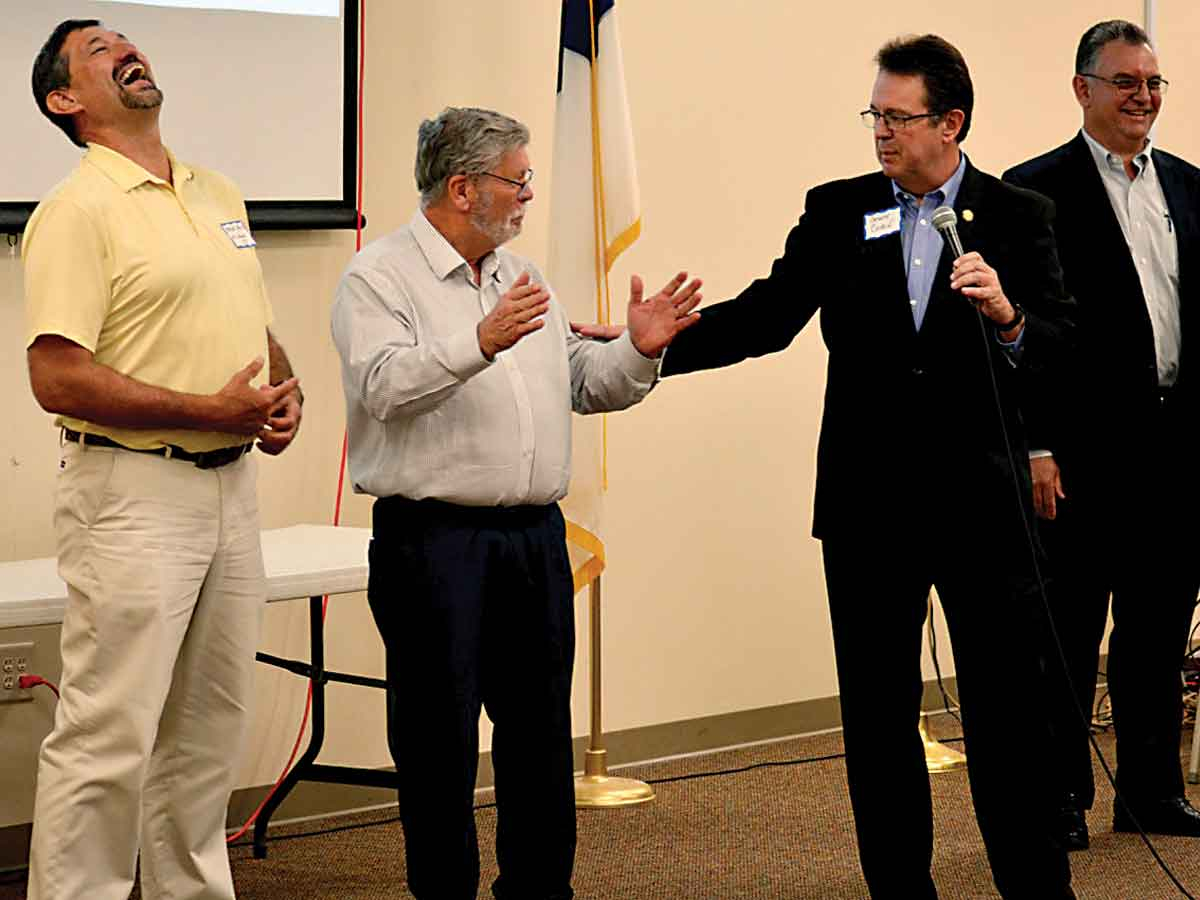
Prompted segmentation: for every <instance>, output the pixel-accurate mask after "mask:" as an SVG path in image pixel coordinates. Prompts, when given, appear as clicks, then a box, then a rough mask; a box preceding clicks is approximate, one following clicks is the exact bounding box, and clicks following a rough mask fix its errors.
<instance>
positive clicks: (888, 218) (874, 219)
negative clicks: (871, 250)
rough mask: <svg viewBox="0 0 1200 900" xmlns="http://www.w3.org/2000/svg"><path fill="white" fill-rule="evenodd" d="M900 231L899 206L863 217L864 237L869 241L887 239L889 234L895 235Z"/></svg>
mask: <svg viewBox="0 0 1200 900" xmlns="http://www.w3.org/2000/svg"><path fill="white" fill-rule="evenodd" d="M899 230H900V207H898V206H893V207H892V208H891V209H884V210H880V211H879V212H873V213H867V214H866V215H865V216H863V237H864V238H866V239H867V240H868V241H873V240H875V239H876V238H881V237H887V236H888V235H889V234H895V233H896V232H897V231H899Z"/></svg>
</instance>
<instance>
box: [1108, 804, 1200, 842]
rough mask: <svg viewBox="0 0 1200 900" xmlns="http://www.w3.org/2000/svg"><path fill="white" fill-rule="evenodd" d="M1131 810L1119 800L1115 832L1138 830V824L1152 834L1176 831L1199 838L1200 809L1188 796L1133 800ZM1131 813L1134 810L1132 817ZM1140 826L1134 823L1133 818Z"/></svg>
mask: <svg viewBox="0 0 1200 900" xmlns="http://www.w3.org/2000/svg"><path fill="white" fill-rule="evenodd" d="M1127 802H1128V803H1129V810H1128V811H1126V809H1125V806H1124V804H1122V803H1121V801H1120V800H1118V801H1117V804H1116V809H1115V810H1114V811H1113V831H1137V830H1138V829H1137V825H1141V826H1142V830H1143V831H1145V832H1148V833H1150V834H1176V835H1182V836H1184V837H1200V811H1197V810H1196V809H1195V808H1193V806H1192V805H1191V804H1190V803H1188V801H1187V798H1186V797H1168V798H1166V799H1164V800H1130V801H1127ZM1130 813H1133V816H1132V818H1131V817H1130ZM1135 819H1136V820H1137V825H1134V824H1133V823H1134V820H1135Z"/></svg>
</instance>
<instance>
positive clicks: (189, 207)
mask: <svg viewBox="0 0 1200 900" xmlns="http://www.w3.org/2000/svg"><path fill="white" fill-rule="evenodd" d="M168 156H170V160H171V173H172V180H173V181H174V186H172V185H171V184H169V183H168V182H165V181H163V180H162V179H161V178H156V177H155V176H153V175H151V174H150V173H149V172H147V171H146V170H145V169H143V168H142V167H141V166H139V165H137V164H136V163H134V162H133V161H132V160H130V159H128V158H127V157H124V156H122V155H121V154H120V153H117V152H116V151H115V150H111V149H109V148H107V147H102V146H100V145H99V144H89V145H88V150H87V153H86V154H85V155H84V157H83V160H82V162H81V163H80V165H79V168H78V169H76V170H75V171H74V172H72V173H71V175H70V176H68V177H67V178H66V180H64V181H63V182H62V183H60V184H59V185H58V186H57V187H55V188H54V189H53V190H52V191H51V192H50V193H49V194H48V195H47V196H46V197H45V198H44V199H43V200H42V202H41V203H40V204H38V207H37V209H36V210H34V213H33V216H32V217H31V218H30V220H29V224H28V225H27V226H26V228H25V239H24V241H23V246H22V250H21V256H22V259H23V261H24V266H25V305H26V314H27V325H28V327H27V331H26V347H28V346H29V345H30V344H32V343H33V342H34V341H35V340H36V339H37V338H38V336H39V335H43V334H52V335H60V336H62V337H65V338H67V339H68V340H71V341H74V342H75V343H77V344H79V345H80V346H82V347H85V348H86V349H88V350H90V351H91V352H92V354H93V355H94V358H95V360H96V362H98V363H101V364H103V365H105V366H109V367H110V368H112V369H115V370H116V371H118V372H121V373H122V374H124V375H128V376H129V377H130V378H134V379H137V380H138V381H141V382H145V383H146V384H152V385H156V386H159V387H164V388H169V389H170V390H173V391H181V392H185V393H192V394H212V393H215V392H217V391H219V390H220V389H221V388H222V387H224V386H225V384H226V383H227V382H228V381H229V379H230V377H231V376H232V375H233V374H234V373H235V372H237V371H238V370H239V369H241V368H243V367H244V366H245V365H246V364H247V363H249V362H250V361H251V360H252V359H254V357H256V356H261V357H262V358H263V359H264V360H266V359H267V337H266V335H267V325H268V324H270V321H271V307H270V302H269V301H268V300H267V293H266V288H265V285H264V284H263V276H262V269H261V268H260V267H259V263H258V257H257V256H256V255H255V250H254V248H253V247H239V246H238V244H239V243H241V244H245V243H247V241H246V240H245V239H244V238H243V236H242V235H243V232H242V230H241V228H239V223H240V225H241V226H248V224H249V220H248V218H247V215H246V205H245V203H244V202H243V201H242V196H241V193H240V192H239V191H238V189H237V187H235V186H234V184H233V183H232V182H231V181H229V179H227V178H225V177H224V176H223V175H219V174H218V173H216V172H210V171H206V170H204V169H199V168H194V167H191V166H187V165H185V164H183V163H181V162H179V161H178V160H176V159H175V157H174V156H171V155H170V153H169V152H168ZM222 226H224V227H222ZM248 233H249V232H248V230H246V231H245V232H244V234H247V235H248ZM266 377H267V367H266V366H264V367H263V371H262V373H261V374H260V375H259V376H258V378H257V379H256V380H255V383H256V384H260V383H263V382H265V380H266ZM57 421H58V424H60V425H65V426H66V427H67V428H71V429H74V430H75V431H85V432H89V433H93V434H102V435H105V436H107V437H109V438H111V439H112V440H114V441H118V442H119V443H121V444H125V445H126V446H129V447H135V448H139V449H149V448H153V447H160V446H162V445H164V444H175V445H177V446H180V447H183V448H184V449H186V450H191V451H193V452H197V451H203V450H214V449H217V448H220V447H229V446H233V445H235V444H243V443H245V442H246V440H247V438H246V437H245V436H243V435H236V434H220V433H216V432H203V431H191V430H171V429H130V428H115V427H111V426H106V425H99V424H95V423H91V422H84V421H81V420H79V419H73V418H70V417H67V416H61V417H59V419H58V420H57Z"/></svg>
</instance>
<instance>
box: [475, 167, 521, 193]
mask: <svg viewBox="0 0 1200 900" xmlns="http://www.w3.org/2000/svg"><path fill="white" fill-rule="evenodd" d="M479 174H480V175H487V176H488V177H489V178H495V179H496V180H497V181H503V182H505V183H506V184H511V185H512V186H513V187H515V188H516V189H517V193H518V194H523V193H524V192H525V190H526V189H527V188H528V187H529V186H530V185H531V184H533V169H526V170H525V177H524V178H522V179H521V180H520V181H518V180H517V179H515V178H505V177H504V176H503V175H494V174H492V173H491V172H480V173H479Z"/></svg>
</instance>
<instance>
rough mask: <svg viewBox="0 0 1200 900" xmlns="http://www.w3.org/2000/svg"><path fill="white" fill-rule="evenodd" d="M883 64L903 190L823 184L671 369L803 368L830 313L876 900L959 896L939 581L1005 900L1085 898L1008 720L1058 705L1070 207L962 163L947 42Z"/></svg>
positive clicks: (887, 54)
mask: <svg viewBox="0 0 1200 900" xmlns="http://www.w3.org/2000/svg"><path fill="white" fill-rule="evenodd" d="M877 61H878V63H879V73H878V77H877V78H876V81H875V85H874V90H873V91H872V94H871V103H870V107H869V108H868V109H867V110H865V111H864V112H863V113H862V117H863V121H864V124H866V125H867V126H869V127H871V128H872V129H873V135H874V141H875V148H876V153H877V156H878V159H879V162H880V167H881V169H882V172H878V173H874V174H870V175H865V176H861V177H858V178H851V179H847V180H844V181H836V182H831V183H829V184H824V185H821V186H819V187H816V188H813V189H812V190H811V191H810V192H809V194H808V198H807V201H806V204H805V213H804V215H803V216H802V217H801V219H800V221H799V224H797V225H796V227H795V228H793V229H792V232H791V234H790V235H789V236H788V239H787V244H786V246H785V249H784V253H783V256H781V257H780V258H779V259H777V260H776V261H775V263H774V264H773V266H772V268H771V273H770V274H769V275H768V276H767V277H766V278H761V279H759V280H757V281H755V282H753V283H752V284H751V285H750V286H749V287H747V288H746V289H745V290H744V291H743V292H742V293H741V294H740V295H738V296H737V297H735V298H734V299H732V300H729V301H727V302H725V303H720V304H717V305H715V306H711V307H709V308H707V309H705V310H704V312H703V315H702V317H701V319H700V321H699V322H698V323H697V324H696V325H695V326H694V327H692V328H690V329H688V330H687V331H686V332H683V333H681V334H680V335H679V336H678V337H677V338H676V340H675V342H674V343H673V344H672V345H671V347H670V349H669V350H668V351H667V353H666V354H665V357H664V360H663V368H662V374H663V375H676V374H680V373H684V372H691V371H695V370H697V369H709V368H715V367H718V366H726V365H731V364H733V363H737V362H740V361H742V360H744V359H746V358H747V357H751V356H762V355H763V354H766V353H772V352H775V351H778V350H783V349H784V348H785V347H787V346H788V344H789V343H791V341H792V339H793V338H794V337H795V336H796V335H797V334H798V333H799V332H800V330H801V329H802V328H803V327H804V326H805V325H806V324H807V323H808V321H809V319H811V318H812V316H813V314H814V313H816V312H817V311H818V310H819V311H820V314H821V331H822V334H823V336H824V339H825V343H826V346H827V347H828V349H829V369H828V382H827V387H826V393H825V411H824V417H823V421H822V425H821V439H820V446H819V450H818V459H817V483H816V509H815V521H814V527H813V533H814V535H815V536H816V537H818V538H820V539H821V541H822V543H823V553H824V560H825V576H826V584H827V589H828V594H829V607H830V612H831V617H832V625H833V637H834V645H835V650H836V655H837V666H838V680H839V684H840V694H841V706H842V721H843V725H844V727H845V745H846V766H847V772H848V776H849V786H850V796H851V800H852V803H853V807H854V816H855V823H856V826H857V831H858V843H859V855H860V859H861V861H862V867H863V872H864V874H865V876H866V880H867V883H868V885H869V887H870V889H871V895H872V897H874V898H876V900H879V898H886V897H898V898H899V897H902V898H904V900H914V898H934V897H936V896H937V892H936V889H935V887H934V884H933V880H932V878H931V875H930V865H931V860H932V853H933V829H932V809H931V802H930V792H929V780H928V774H927V772H926V769H925V758H924V754H923V748H922V744H921V741H920V739H919V737H918V733H917V723H918V717H919V714H920V702H921V693H922V678H921V667H920V655H921V629H922V623H923V622H924V619H925V611H926V601H927V597H928V594H929V590H930V587H931V585H936V586H937V588H938V592H939V595H940V597H941V600H942V605H943V607H944V608H945V612H946V619H947V623H948V625H949V629H950V636H951V640H952V641H953V644H954V651H955V652H954V656H955V660H956V664H957V668H956V672H957V676H958V686H959V690H960V696H961V701H962V710H963V727H964V732H965V736H966V741H967V759H968V764H969V767H970V778H971V790H972V794H973V796H974V801H975V807H976V811H977V814H978V820H979V826H980V830H981V831H982V833H983V838H984V841H985V843H986V845H987V851H988V856H989V859H990V861H991V865H992V871H993V873H994V876H995V879H996V884H997V886H998V887H999V889H1000V892H1001V894H1002V895H1003V896H1005V897H1022V898H1028V897H1038V898H1052V897H1053V898H1064V897H1073V896H1074V895H1073V893H1072V892H1071V888H1070V871H1069V868H1068V865H1067V858H1066V853H1065V851H1064V850H1062V849H1061V848H1060V847H1059V846H1057V845H1056V844H1055V843H1054V842H1053V840H1052V839H1051V835H1050V813H1051V810H1050V804H1049V803H1048V802H1047V799H1046V790H1047V789H1046V786H1044V785H1042V784H1041V781H1040V779H1041V777H1042V776H1041V774H1040V773H1039V772H1037V771H1032V772H1031V771H1029V770H1022V771H1018V768H1019V767H1018V766H1017V765H1016V764H1015V762H1016V760H1017V758H1018V756H1019V754H1020V753H1021V751H1022V749H1023V744H1024V742H1025V740H1026V739H1027V737H1028V732H1027V731H1023V732H1022V733H1021V734H1017V733H1015V731H1014V729H1013V728H1012V727H1011V723H1010V721H1009V716H1008V712H1007V711H1008V710H1009V709H1010V708H1011V706H1010V704H1011V700H1012V698H1013V697H1019V698H1021V699H1022V701H1023V702H1024V701H1026V700H1030V701H1036V699H1037V698H1038V697H1039V696H1040V688H1041V685H1040V683H1039V679H1040V663H1039V655H1038V649H1039V648H1038V646H1037V642H1036V640H1034V639H1033V637H1032V634H1033V633H1034V629H1035V628H1037V627H1040V622H1041V617H1044V610H1043V608H1042V603H1041V599H1040V597H1039V595H1038V592H1037V583H1036V578H1035V576H1034V574H1033V565H1032V554H1033V550H1032V549H1031V537H1030V535H1029V533H1028V532H1027V530H1026V527H1025V525H1024V524H1023V523H1022V518H1023V513H1026V514H1027V515H1028V517H1029V518H1031V517H1032V512H1031V511H1027V510H1024V509H1023V504H1024V503H1026V502H1027V501H1028V498H1029V491H1030V486H1029V468H1028V462H1027V459H1026V447H1025V441H1024V434H1023V431H1022V426H1021V419H1020V414H1019V410H1018V407H1017V401H1016V399H1015V396H1016V394H1017V389H1018V385H1019V383H1021V382H1022V381H1023V380H1024V379H1025V378H1027V377H1028V376H1029V375H1030V374H1033V373H1036V372H1037V371H1038V370H1039V369H1041V368H1042V367H1044V366H1045V365H1046V364H1047V363H1048V361H1050V360H1051V358H1052V357H1053V356H1055V355H1056V354H1057V353H1058V352H1059V350H1060V348H1061V345H1062V344H1063V343H1064V341H1065V334H1066V332H1067V330H1068V326H1067V320H1066V316H1067V314H1068V313H1069V312H1070V301H1069V299H1068V298H1067V296H1066V294H1065V292H1064V290H1063V285H1062V280H1061V273H1060V270H1059V265H1058V259H1057V255H1056V253H1055V249H1054V241H1053V236H1052V233H1051V229H1050V221H1051V216H1052V209H1051V206H1050V204H1049V203H1047V202H1046V201H1045V200H1044V198H1041V197H1038V196H1036V195H1034V194H1032V193H1030V192H1026V191H1020V190H1016V189H1014V188H1011V187H1009V186H1007V185H1004V184H1003V183H1001V182H1000V181H998V180H997V179H995V178H992V177H991V176H988V175H984V174H983V173H981V172H979V171H978V170H976V169H975V168H974V167H972V166H971V164H970V163H969V162H968V161H967V160H966V157H965V156H963V155H962V153H961V152H960V150H959V144H960V143H961V142H962V140H963V138H965V137H966V134H967V131H968V129H969V127H970V124H971V110H972V106H973V89H972V86H971V80H970V76H969V74H968V71H967V67H966V63H965V62H964V61H963V58H962V56H961V55H960V54H959V52H958V51H957V50H956V49H955V48H954V47H952V46H951V45H950V44H948V43H947V42H946V41H944V40H942V39H941V38H939V37H936V36H933V35H925V36H923V37H917V38H909V39H903V40H897V41H894V42H892V43H889V44H887V45H886V46H884V47H883V48H882V49H881V50H880V51H879V54H878V57H877ZM943 205H944V206H950V207H952V208H953V209H954V210H955V211H956V212H957V217H958V221H959V233H960V234H961V237H962V242H963V244H964V245H965V246H966V247H967V248H968V249H969V250H970V251H971V252H968V253H966V254H965V255H962V256H959V257H958V258H957V259H955V258H954V255H955V254H954V253H952V252H949V251H947V252H943V239H942V237H941V235H940V234H939V233H938V232H937V231H936V230H935V228H934V222H933V213H934V210H935V209H936V208H938V207H940V206H943ZM976 310H978V312H976ZM583 331H584V332H585V333H602V332H600V331H597V330H593V329H590V328H585V329H583ZM1006 443H1010V444H1011V446H1012V448H1013V451H1012V452H1013V454H1015V457H1016V458H1015V465H1014V461H1013V457H1012V455H1010V452H1009V449H1008V447H1006ZM866 623H869V626H870V629H869V630H868V629H867V628H865V627H864V624H866ZM881 674H882V676H883V677H884V678H886V680H887V682H888V683H887V684H885V685H883V686H882V687H881V685H880V678H881Z"/></svg>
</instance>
